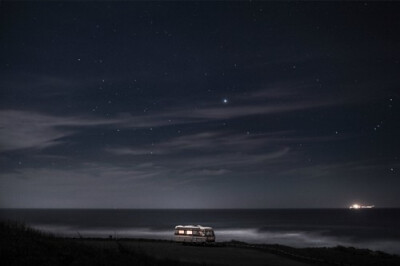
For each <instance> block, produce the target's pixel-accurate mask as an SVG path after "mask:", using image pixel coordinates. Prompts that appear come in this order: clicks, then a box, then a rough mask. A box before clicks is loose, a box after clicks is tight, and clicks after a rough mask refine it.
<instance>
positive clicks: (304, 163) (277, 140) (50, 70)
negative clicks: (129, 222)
mask: <svg viewBox="0 0 400 266" xmlns="http://www.w3.org/2000/svg"><path fill="white" fill-rule="evenodd" d="M0 5H1V8H0V48H1V49H0V62H1V63H0V167H1V169H2V171H1V173H0V208H16V207H18V208H54V209H58V208H72V209H75V208H85V209H91V208H100V209H104V208H106V209H114V208H119V209H137V208H140V209H149V208H151V209H170V208H174V209H182V208H183V209H226V208H228V209H229V208H233V207H234V208H235V209H236V208H238V209H248V208H252V209H271V208H274V209H287V208H289V209H297V208H301V209H304V208H307V209H309V208H312V209H314V208H318V209H320V208H346V207H348V206H350V205H351V204H354V203H359V204H362V205H375V206H377V207H376V208H378V207H381V208H398V207H400V193H398V190H399V189H398V188H399V187H400V178H399V174H400V154H399V151H400V142H399V137H398V136H400V119H399V117H400V116H399V115H400V105H399V101H400V88H399V86H400V75H399V73H400V50H399V47H400V35H399V34H398V33H399V32H400V20H399V19H398V14H399V13H400V3H398V2H385V3H380V2H367V3H362V2H352V3H345V2H340V3H333V2H323V3H310V2H9V1H2V2H1V3H0Z"/></svg>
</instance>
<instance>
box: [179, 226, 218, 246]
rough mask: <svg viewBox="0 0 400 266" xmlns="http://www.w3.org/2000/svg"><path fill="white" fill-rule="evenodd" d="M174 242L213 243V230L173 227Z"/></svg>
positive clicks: (194, 227) (197, 227) (202, 227)
mask: <svg viewBox="0 0 400 266" xmlns="http://www.w3.org/2000/svg"><path fill="white" fill-rule="evenodd" d="M174 240H175V242H192V243H207V242H215V234H214V230H213V229H212V228H211V227H204V226H201V225H177V226H175V236H174Z"/></svg>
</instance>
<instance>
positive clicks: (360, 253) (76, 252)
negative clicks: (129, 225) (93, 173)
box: [0, 222, 400, 266]
mask: <svg viewBox="0 0 400 266" xmlns="http://www.w3.org/2000/svg"><path fill="white" fill-rule="evenodd" d="M135 242H138V243H139V242H141V243H143V242H154V243H160V242H170V241H161V240H143V239H142V240H140V239H118V240H115V239H89V238H82V239H73V238H63V237H56V236H54V235H51V234H48V233H43V232H40V231H38V230H35V229H32V228H29V227H27V226H25V225H23V224H21V223H16V222H0V262H1V265H11V266H12V265H43V266H46V265H54V266H57V265H89V266H90V265H143V266H147V265H165V266H167V265H205V264H204V263H203V264H196V263H188V262H180V261H178V260H171V259H157V258H155V257H153V256H151V255H149V254H152V255H154V254H156V253H157V250H154V251H153V250H152V251H151V253H149V252H147V253H146V252H145V251H144V250H141V249H139V248H132V245H131V244H132V243H135ZM166 244H168V243H166ZM214 247H215V248H216V249H218V248H219V247H220V248H224V247H231V248H232V247H234V248H238V249H253V250H259V251H260V252H267V253H272V254H275V255H279V256H281V257H286V258H289V259H291V260H296V261H300V262H303V263H305V264H307V265H342V266H346V265H347V266H375V265H376V266H378V265H386V266H399V265H400V257H399V256H396V255H389V254H386V253H383V252H379V251H371V250H368V249H356V248H352V247H341V246H338V247H335V248H292V247H288V246H282V245H262V244H248V243H244V242H239V241H231V242H223V243H216V244H215V245H214ZM199 248H201V247H199ZM213 250H214V249H213ZM235 250H236V249H235ZM174 258H175V257H174ZM177 259H179V258H177ZM227 263H228V264H229V260H227ZM266 263H267V261H266ZM208 265H210V264H208ZM248 265H251V261H249V263H248Z"/></svg>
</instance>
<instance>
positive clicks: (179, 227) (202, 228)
mask: <svg viewBox="0 0 400 266" xmlns="http://www.w3.org/2000/svg"><path fill="white" fill-rule="evenodd" d="M175 229H200V230H213V229H212V227H206V226H201V225H177V226H175Z"/></svg>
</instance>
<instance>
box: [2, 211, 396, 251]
mask: <svg viewBox="0 0 400 266" xmlns="http://www.w3.org/2000/svg"><path fill="white" fill-rule="evenodd" d="M0 219H1V220H14V221H15V220H16V221H21V222H24V223H26V224H27V225H29V226H31V227H33V228H37V229H40V230H43V231H47V232H51V233H54V234H56V235H61V236H70V237H78V236H83V237H105V238H108V237H110V236H112V237H120V238H121V237H124V238H128V237H132V238H154V239H169V240H171V239H173V232H174V227H175V226H176V225H188V224H193V225H198V224H199V225H203V226H211V227H213V228H214V231H215V235H216V238H217V241H230V240H238V241H245V242H249V243H268V244H282V245H289V246H294V247H332V246H337V245H342V246H353V247H357V248H368V249H372V250H380V251H384V252H387V253H392V254H400V209H378V208H376V209H360V210H349V209H263V210H258V209H257V210H254V209H241V210H237V209H234V210H232V209H223V210H222V209H220V210H154V209H149V210H137V209H135V210H130V209H104V210H103V209H1V210H0Z"/></svg>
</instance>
